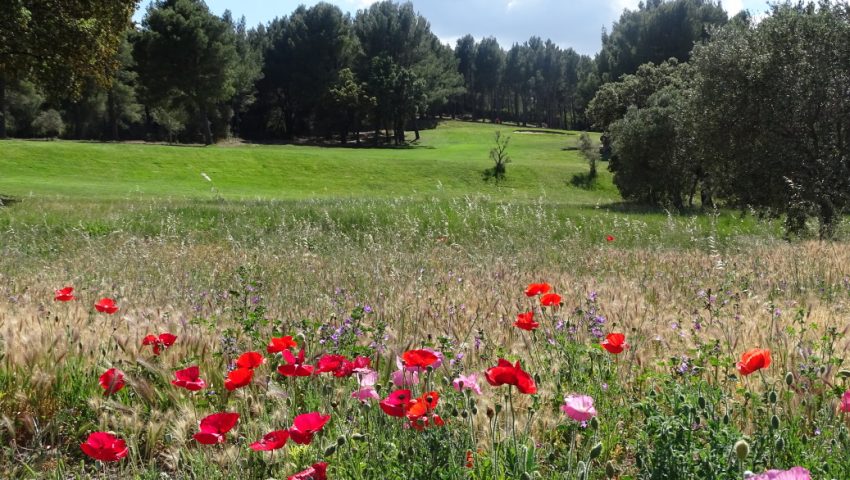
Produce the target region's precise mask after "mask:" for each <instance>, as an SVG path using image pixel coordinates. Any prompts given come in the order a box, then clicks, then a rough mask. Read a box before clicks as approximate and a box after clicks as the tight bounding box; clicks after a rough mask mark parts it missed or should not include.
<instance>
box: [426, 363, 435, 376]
mask: <svg viewBox="0 0 850 480" xmlns="http://www.w3.org/2000/svg"><path fill="white" fill-rule="evenodd" d="M425 371H426V372H428V375H430V374H431V372H433V371H434V367H432V366H431V365H428V366H427V367H425Z"/></svg>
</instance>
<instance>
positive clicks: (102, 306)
mask: <svg viewBox="0 0 850 480" xmlns="http://www.w3.org/2000/svg"><path fill="white" fill-rule="evenodd" d="M94 309H95V310H97V311H98V312H100V313H107V314H109V315H112V314H113V313H115V312H117V311H118V305H116V304H115V300H113V299H111V298H101V299H100V301H99V302H97V303H95V304H94Z"/></svg>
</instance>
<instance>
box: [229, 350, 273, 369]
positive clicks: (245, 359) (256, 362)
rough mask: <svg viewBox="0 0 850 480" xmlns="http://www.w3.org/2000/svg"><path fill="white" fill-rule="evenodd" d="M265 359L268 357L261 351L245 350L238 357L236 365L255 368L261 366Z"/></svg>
mask: <svg viewBox="0 0 850 480" xmlns="http://www.w3.org/2000/svg"><path fill="white" fill-rule="evenodd" d="M265 361H266V359H265V358H263V356H262V355H261V354H260V353H259V352H245V353H243V354H242V355H239V358H237V359H236V367H237V368H251V369H253V368H257V367H259V366H260V365H262V364H263V363H265Z"/></svg>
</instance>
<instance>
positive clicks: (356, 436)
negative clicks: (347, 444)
mask: <svg viewBox="0 0 850 480" xmlns="http://www.w3.org/2000/svg"><path fill="white" fill-rule="evenodd" d="M351 439H352V440H354V441H356V442H363V441H365V440H366V435H363V434H362V433H352V434H351Z"/></svg>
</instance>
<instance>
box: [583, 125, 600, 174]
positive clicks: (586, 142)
mask: <svg viewBox="0 0 850 480" xmlns="http://www.w3.org/2000/svg"><path fill="white" fill-rule="evenodd" d="M578 150H579V152H581V156H582V157H584V159H585V160H587V164H588V166H590V172H589V173H588V174H587V177H588V180H590V181H591V182H592V181H594V180H596V175H597V173H596V162H597V161H598V160H599V150H598V149H596V148H594V146H593V141H592V140H591V139H590V135H588V134H587V132H581V135H580V136H579V137H578Z"/></svg>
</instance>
